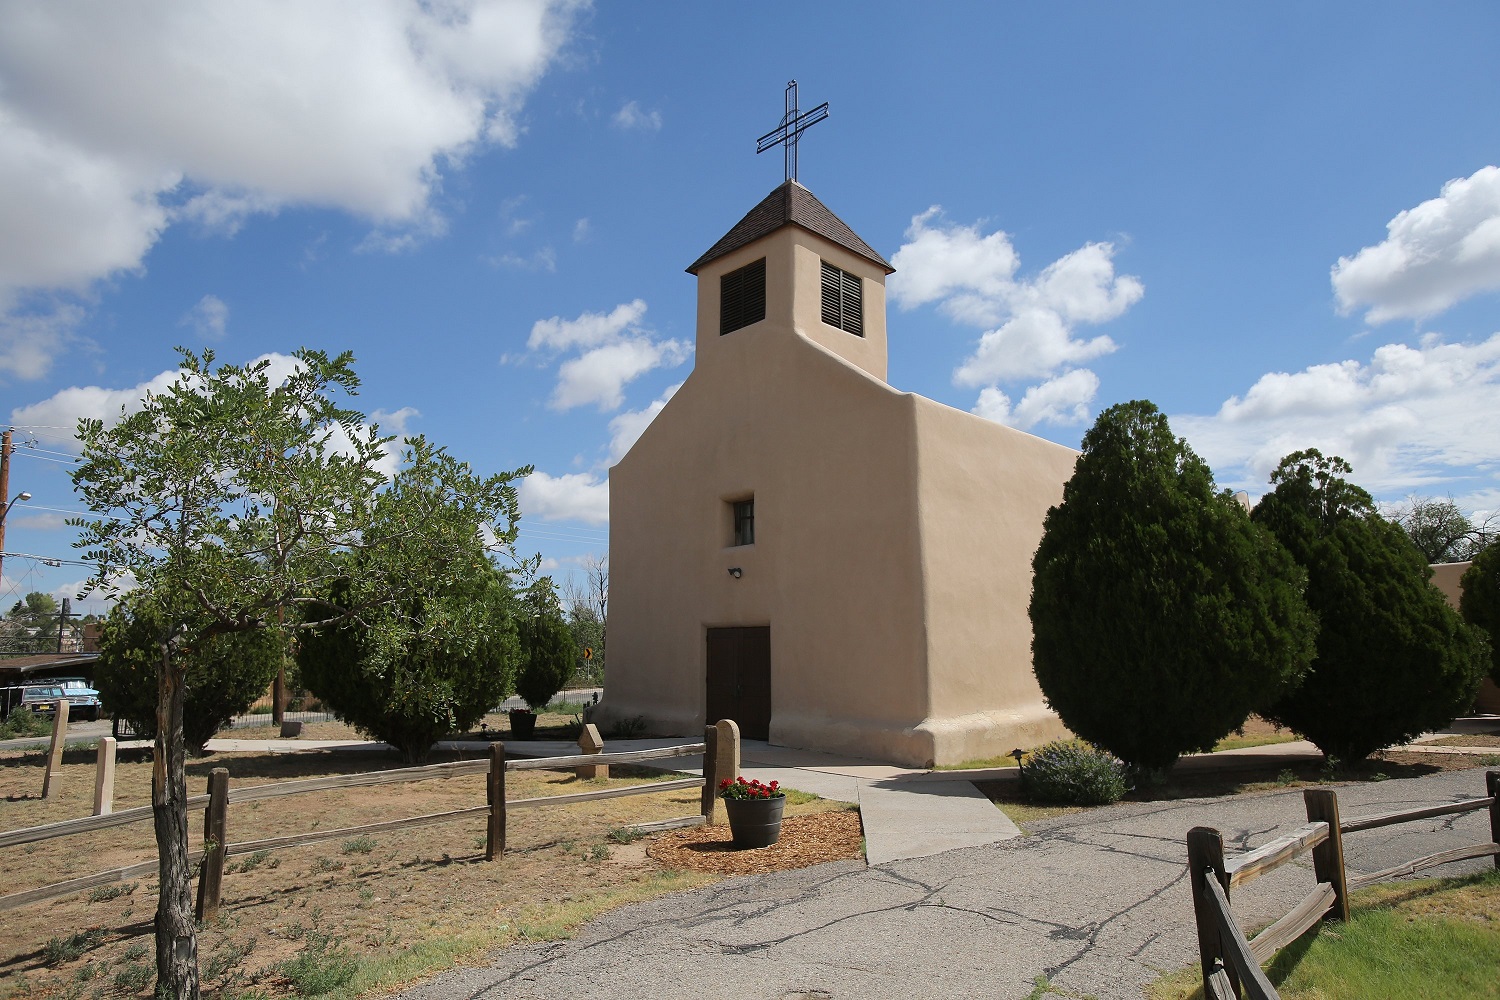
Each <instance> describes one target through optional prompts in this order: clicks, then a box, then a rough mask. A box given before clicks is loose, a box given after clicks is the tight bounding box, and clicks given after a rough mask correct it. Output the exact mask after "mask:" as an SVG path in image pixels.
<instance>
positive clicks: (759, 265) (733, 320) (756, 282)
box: [719, 257, 766, 337]
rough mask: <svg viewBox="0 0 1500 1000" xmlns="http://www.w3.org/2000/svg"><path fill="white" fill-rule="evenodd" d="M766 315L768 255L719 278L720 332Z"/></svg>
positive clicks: (720, 334) (728, 331) (722, 333)
mask: <svg viewBox="0 0 1500 1000" xmlns="http://www.w3.org/2000/svg"><path fill="white" fill-rule="evenodd" d="M765 318H766V259H765V258H764V257H762V258H761V259H760V260H758V261H756V262H755V263H753V264H746V265H745V266H744V267H742V268H740V269H739V270H738V271H730V272H729V273H728V274H726V275H724V277H722V278H720V279H719V336H721V337H722V336H723V335H724V334H726V333H733V332H734V331H736V330H738V329H739V328H740V327H742V326H749V325H750V324H751V323H759V322H760V321H761V320H763V319H765Z"/></svg>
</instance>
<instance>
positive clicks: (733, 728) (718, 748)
mask: <svg viewBox="0 0 1500 1000" xmlns="http://www.w3.org/2000/svg"><path fill="white" fill-rule="evenodd" d="M715 725H716V727H717V729H718V736H717V737H716V738H715V744H716V745H715V747H714V779H713V784H714V794H715V796H717V795H718V791H719V785H721V784H723V783H724V781H726V780H728V781H733V780H734V779H735V778H738V777H739V775H740V726H739V723H737V722H735V721H734V720H733V719H720V720H719V721H718V722H717V723H715ZM718 801H719V800H718V798H717V797H715V799H714V802H715V803H716V804H715V806H714V815H713V819H714V822H717V821H718V818H719V815H720V813H719V806H718V805H717V803H718Z"/></svg>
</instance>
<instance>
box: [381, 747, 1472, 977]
mask: <svg viewBox="0 0 1500 1000" xmlns="http://www.w3.org/2000/svg"><path fill="white" fill-rule="evenodd" d="M1483 790H1484V777H1483V772H1482V771H1461V772H1450V773H1444V774H1437V775H1433V776H1430V777H1426V778H1418V779H1409V780H1393V781H1386V782H1380V783H1372V784H1364V785H1351V786H1348V787H1346V788H1343V789H1340V792H1339V797H1340V802H1341V808H1342V811H1343V814H1344V816H1345V817H1346V818H1347V817H1350V816H1355V815H1361V814H1366V813H1372V812H1379V811H1384V810H1390V809H1399V808H1410V807H1414V806H1417V805H1426V804H1435V803H1439V802H1446V801H1454V800H1457V799H1463V798H1471V797H1475V796H1478V795H1482V794H1483V793H1484V791H1483ZM1487 817H1488V814H1487V813H1485V812H1483V811H1481V812H1478V813H1470V814H1466V815H1464V816H1461V817H1445V818H1441V819H1437V820H1430V821H1423V822H1419V823H1413V824H1410V825H1409V826H1406V827H1400V828H1397V830H1400V831H1409V832H1400V833H1394V834H1393V833H1392V831H1390V830H1384V831H1372V832H1368V833H1362V834H1352V835H1350V837H1349V839H1348V840H1347V841H1346V851H1347V852H1348V861H1349V866H1350V868H1351V870H1354V871H1375V870H1378V869H1380V868H1383V867H1388V866H1389V865H1392V864H1395V863H1396V862H1397V861H1400V860H1404V859H1406V858H1412V857H1416V856H1418V855H1421V854H1425V853H1428V852H1430V851H1434V850H1440V849H1443V848H1444V847H1455V846H1459V845H1461V844H1466V843H1473V842H1476V841H1480V840H1488V839H1489V827H1488V818H1487ZM1303 822H1305V819H1304V814H1303V810H1302V797H1301V793H1300V792H1297V791H1289V792H1278V793H1271V794H1262V795H1250V796H1240V797H1237V798H1229V799H1193V800H1182V801H1178V802H1170V803H1132V804H1125V805H1120V806H1113V807H1110V808H1107V809H1099V810H1094V811H1090V812H1085V813H1078V814H1074V815H1072V816H1064V817H1058V818H1055V819H1052V820H1047V821H1043V822H1039V823H1035V824H1032V832H1033V834H1034V835H1033V836H1029V837H1025V838H1023V839H1019V840H1012V841H1008V842H1006V843H1003V844H995V845H991V846H987V847H976V848H966V849H963V850H957V851H950V852H948V853H946V854H940V855H935V856H932V857H927V858H918V859H912V860H902V861H893V862H890V863H887V864H884V865H877V866H875V867H873V868H866V867H865V866H864V865H863V864H861V863H858V862H834V863H831V864H826V865H819V866H817V867H814V868H809V869H804V870H802V871H794V872H782V873H778V874H775V875H768V876H755V877H749V878H741V879H734V880H731V881H729V882H724V883H721V884H719V885H716V886H712V887H709V888H707V889H703V890H699V891H696V892H691V893H686V894H682V895H677V896H672V897H669V898H666V899H661V900H657V901H655V902H651V903H646V904H642V905H639V906H632V907H627V908H625V909H621V910H617V911H615V912H613V913H610V914H607V915H605V916H603V917H601V918H600V919H598V920H595V921H593V922H592V923H590V924H589V925H587V926H586V927H585V928H583V929H582V930H581V931H580V932H579V934H578V936H577V937H576V938H575V939H573V940H570V941H561V942H554V943H551V944H543V945H535V946H530V947H524V948H514V949H508V950H506V951H503V952H500V953H499V954H497V955H496V956H495V964H494V965H492V966H490V967H488V968H484V969H461V970H454V971H451V972H449V973H445V974H443V975H442V976H440V977H438V978H437V979H435V980H433V981H432V982H430V983H428V984H426V985H425V986H423V987H420V988H418V989H414V990H412V991H409V992H408V993H406V994H403V1000H439V998H441V1000H452V998H479V997H482V998H485V1000H500V998H502V997H503V998H505V1000H567V998H575V997H590V998H595V1000H609V998H621V1000H624V998H631V1000H634V998H639V997H653V998H662V1000H699V998H726V1000H727V998H735V1000H813V998H818V1000H832V998H838V1000H844V998H850V1000H854V998H871V1000H881V998H899V1000H915V998H927V997H953V998H964V1000H968V998H972V997H975V996H984V997H997V998H1009V997H1016V998H1021V997H1027V996H1029V995H1030V994H1031V993H1032V991H1033V989H1034V988H1035V985H1036V979H1037V977H1038V976H1046V977H1047V978H1048V980H1049V981H1050V982H1051V983H1052V984H1054V985H1055V986H1056V987H1058V988H1060V989H1066V990H1070V991H1074V992H1075V993H1076V994H1077V995H1085V994H1087V995H1092V996H1095V997H1098V998H1099V1000H1113V998H1131V1000H1138V998H1139V997H1140V996H1141V987H1142V985H1143V984H1144V983H1147V982H1149V981H1151V980H1152V979H1154V978H1155V977H1156V976H1157V975H1158V974H1159V972H1161V971H1166V970H1171V969H1176V968H1179V967H1182V966H1185V965H1189V964H1191V963H1193V962H1194V961H1195V960H1196V955H1197V951H1196V947H1197V946H1196V942H1195V938H1194V933H1193V922H1192V909H1191V904H1190V902H1189V900H1188V895H1187V890H1186V888H1185V861H1186V855H1185V851H1184V848H1183V835H1184V834H1185V833H1186V832H1187V830H1188V829H1190V828H1191V827H1193V826H1198V825H1206V826H1215V827H1218V828H1219V829H1220V830H1222V831H1223V832H1224V834H1225V839H1226V841H1228V842H1229V843H1230V844H1231V845H1232V846H1231V848H1230V849H1231V850H1244V849H1248V848H1251V847H1255V846H1258V845H1259V844H1261V843H1264V842H1265V841H1266V840H1269V839H1271V838H1273V837H1275V836H1277V835H1278V833H1284V832H1286V831H1288V830H1290V829H1292V828H1294V827H1297V826H1300V825H1301V824H1302V823H1303ZM1489 863H1490V862H1488V861H1473V862H1464V863H1462V864H1460V865H1453V866H1449V867H1448V868H1446V869H1441V870H1440V871H1443V872H1454V873H1456V872H1457V871H1463V870H1469V871H1473V870H1479V869H1480V868H1481V867H1483V866H1484V865H1488V864H1489ZM1311 885H1312V874H1311V870H1310V868H1309V867H1308V866H1307V865H1305V864H1304V865H1301V866H1296V865H1293V866H1287V867H1286V868H1284V869H1281V870H1279V871H1277V872H1275V873H1273V874H1271V875H1269V876H1267V877H1265V878H1263V879H1261V880H1259V881H1258V882H1256V883H1254V884H1253V885H1251V886H1248V887H1246V888H1245V889H1243V890H1241V891H1240V892H1238V893H1237V894H1236V897H1235V905H1236V910H1237V911H1238V912H1240V913H1241V914H1242V915H1243V916H1244V917H1245V918H1246V921H1247V922H1248V923H1255V922H1257V921H1260V922H1263V921H1265V920H1268V919H1271V918H1272V917H1275V916H1278V915H1280V913H1281V912H1283V911H1284V910H1286V909H1287V908H1289V907H1290V906H1291V905H1292V904H1293V903H1294V902H1295V901H1296V900H1297V899H1298V898H1300V897H1301V896H1302V895H1303V894H1304V893H1305V892H1306V891H1307V890H1308V889H1309V888H1311Z"/></svg>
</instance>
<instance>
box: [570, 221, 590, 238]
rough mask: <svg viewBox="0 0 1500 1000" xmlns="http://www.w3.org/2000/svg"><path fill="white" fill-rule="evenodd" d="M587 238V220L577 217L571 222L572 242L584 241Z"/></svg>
mask: <svg viewBox="0 0 1500 1000" xmlns="http://www.w3.org/2000/svg"><path fill="white" fill-rule="evenodd" d="M588 238H589V220H588V219H579V220H578V221H577V222H575V223H573V242H574V243H586V242H588Z"/></svg>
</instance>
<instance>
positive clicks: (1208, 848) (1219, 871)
mask: <svg viewBox="0 0 1500 1000" xmlns="http://www.w3.org/2000/svg"><path fill="white" fill-rule="evenodd" d="M1187 852H1188V884H1189V886H1190V887H1191V889H1192V892H1193V917H1194V918H1195V919H1196V921H1197V924H1198V963H1199V965H1200V966H1202V969H1203V995H1204V996H1205V997H1208V996H1213V994H1212V993H1210V992H1209V986H1208V980H1209V977H1210V976H1212V975H1213V974H1214V972H1215V970H1217V969H1218V968H1219V967H1220V966H1221V965H1223V967H1224V971H1225V972H1227V973H1228V974H1229V981H1230V983H1231V984H1232V985H1233V987H1234V995H1235V996H1239V995H1240V984H1239V979H1238V977H1237V976H1235V974H1234V969H1232V968H1230V967H1229V966H1228V964H1226V963H1224V946H1223V944H1222V943H1221V942H1220V941H1219V922H1218V921H1217V920H1216V919H1215V918H1214V910H1213V906H1212V905H1211V904H1210V903H1209V902H1208V901H1207V900H1205V899H1204V898H1203V897H1204V893H1205V891H1206V885H1207V879H1208V873H1209V872H1210V871H1211V872H1213V874H1214V877H1216V878H1217V879H1218V880H1219V885H1220V886H1222V887H1223V889H1224V898H1225V899H1228V898H1229V875H1228V874H1226V873H1225V871H1224V837H1223V835H1222V834H1220V833H1219V831H1218V830H1215V829H1213V828H1212V827H1207V826H1195V827H1193V828H1192V829H1191V830H1189V831H1188V835H1187Z"/></svg>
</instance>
